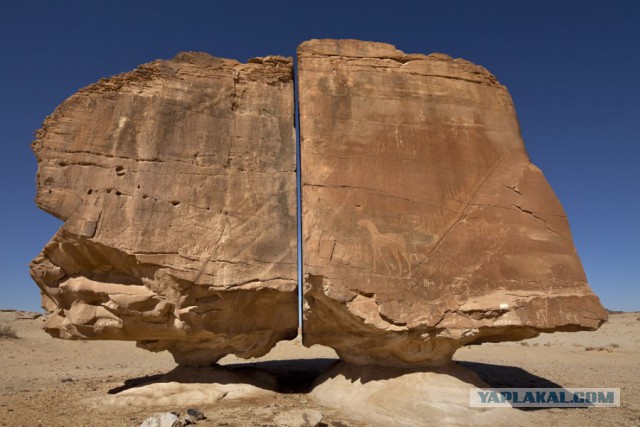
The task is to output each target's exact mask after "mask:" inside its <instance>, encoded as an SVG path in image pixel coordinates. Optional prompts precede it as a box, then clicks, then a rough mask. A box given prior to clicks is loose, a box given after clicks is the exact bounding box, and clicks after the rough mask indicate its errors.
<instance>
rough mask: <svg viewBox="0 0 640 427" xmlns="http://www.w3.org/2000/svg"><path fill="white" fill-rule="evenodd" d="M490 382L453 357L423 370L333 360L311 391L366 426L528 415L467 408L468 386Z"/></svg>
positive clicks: (497, 421)
mask: <svg viewBox="0 0 640 427" xmlns="http://www.w3.org/2000/svg"><path fill="white" fill-rule="evenodd" d="M474 387H479V388H485V387H489V386H488V385H487V384H485V383H484V382H482V381H481V380H480V379H479V378H478V376H477V375H476V374H475V373H474V372H472V371H470V370H468V369H466V368H464V367H462V366H459V365H457V364H456V363H449V364H447V365H446V366H442V367H440V368H438V369H432V370H427V371H420V370H414V371H412V370H407V369H398V368H384V367H380V366H356V365H351V364H348V363H345V362H340V363H337V364H336V365H335V366H334V367H333V368H332V369H331V370H329V371H328V372H327V373H325V374H323V375H321V376H320V378H318V379H317V380H316V383H315V385H314V388H313V390H312V391H311V393H310V396H311V397H312V398H313V399H314V400H315V401H316V402H317V403H319V404H321V405H323V406H326V407H329V408H333V409H337V410H339V411H340V412H342V413H343V414H345V416H350V417H352V418H354V419H357V420H358V421H361V422H363V423H365V424H366V425H367V426H376V427H377V426H379V427H384V426H398V427H400V426H403V427H414V426H433V425H438V426H513V425H524V424H525V422H526V421H528V420H527V418H526V417H525V416H524V413H523V412H522V411H519V410H516V409H513V408H471V407H469V390H470V389H471V388H474Z"/></svg>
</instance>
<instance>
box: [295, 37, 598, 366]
mask: <svg viewBox="0 0 640 427" xmlns="http://www.w3.org/2000/svg"><path fill="white" fill-rule="evenodd" d="M298 61H299V63H298V70H299V106H300V130H301V156H302V157H301V159H302V171H301V172H302V184H303V186H302V206H303V210H302V212H303V214H302V224H303V260H304V275H305V278H304V308H303V312H304V321H303V339H304V343H305V345H307V346H310V345H313V344H323V345H327V346H330V347H333V348H334V349H336V351H337V352H338V354H339V355H340V356H341V357H342V358H343V359H345V360H347V361H349V362H352V363H356V364H377V365H386V366H435V365H441V364H443V363H445V362H446V361H448V360H450V359H451V357H452V355H453V353H454V352H455V350H456V349H457V348H459V347H460V346H462V345H465V344H469V343H479V342H486V341H507V340H519V339H523V338H528V337H533V336H536V335H538V334H539V333H540V332H553V331H577V330H585V329H586V330H589V329H596V328H598V326H600V324H601V323H602V322H603V321H604V320H606V318H607V314H606V312H605V310H604V309H603V307H602V305H601V304H600V301H599V300H598V298H597V296H595V295H594V294H593V293H592V291H591V290H590V288H589V285H588V284H587V281H586V277H585V274H584V271H583V268H582V265H581V263H580V259H579V258H578V255H577V253H576V250H575V247H574V245H573V241H572V238H571V232H570V230H569V224H568V221H567V217H566V214H565V212H564V210H563V208H562V206H561V205H560V203H559V201H558V199H557V198H556V196H555V194H554V192H553V190H552V189H551V187H550V186H549V184H548V183H547V181H546V180H545V178H544V176H543V174H542V172H541V171H540V169H538V168H537V167H536V166H534V165H533V164H531V162H530V161H529V157H528V155H527V153H526V151H525V147H524V144H523V142H522V138H521V136H520V129H519V125H518V121H517V118H516V113H515V109H514V106H513V103H512V100H511V97H510V95H509V93H508V91H507V89H506V88H505V87H504V86H502V85H501V84H500V83H498V81H497V80H496V78H495V77H494V76H493V75H492V74H491V73H489V72H488V71H487V70H486V69H484V68H483V67H480V66H477V65H474V64H472V63H470V62H468V61H465V60H462V59H451V58H450V57H448V56H447V55H442V54H432V55H414V54H411V55H409V54H405V53H403V52H401V51H399V50H397V49H396V48H395V47H393V46H391V45H388V44H382V43H370V42H362V41H356V40H311V41H308V42H305V43H303V44H302V45H300V47H299V48H298Z"/></svg>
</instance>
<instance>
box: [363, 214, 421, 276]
mask: <svg viewBox="0 0 640 427" xmlns="http://www.w3.org/2000/svg"><path fill="white" fill-rule="evenodd" d="M358 226H360V227H362V228H365V229H366V230H367V231H368V232H369V236H370V237H371V249H372V250H373V271H377V270H376V265H377V260H378V258H379V259H380V260H382V263H383V264H384V266H385V268H386V269H387V272H388V273H389V274H394V275H399V276H402V275H403V272H404V268H405V266H406V267H407V272H408V275H409V277H411V263H410V262H409V259H408V258H407V256H406V254H405V253H406V250H407V242H406V240H405V238H404V236H403V235H402V234H400V233H381V232H380V231H378V227H376V225H375V224H374V223H373V222H371V221H370V220H368V219H361V220H360V221H358ZM385 248H386V250H385ZM386 253H388V254H390V255H391V257H392V258H393V260H394V261H395V263H396V266H397V271H395V266H394V265H393V264H391V262H390V260H388V259H387V256H386Z"/></svg>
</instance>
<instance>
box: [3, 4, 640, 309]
mask: <svg viewBox="0 0 640 427" xmlns="http://www.w3.org/2000/svg"><path fill="white" fill-rule="evenodd" d="M310 38H358V39H363V40H371V41H382V42H387V43H392V44H395V45H396V46H397V47H398V48H399V49H401V50H404V51H405V52H407V53H431V52H445V53H448V54H449V55H451V56H453V57H462V58H465V59H468V60H470V61H472V62H475V63H477V64H480V65H483V66H485V67H486V68H487V69H489V70H490V71H491V72H492V73H493V74H495V75H496V76H497V77H498V79H499V80H500V82H502V83H503V84H505V85H506V86H507V87H508V89H509V90H510V92H511V95H512V97H513V99H514V101H515V105H516V109H517V111H518V117H519V120H520V124H521V127H522V134H523V137H524V140H525V144H526V147H527V150H528V152H529V154H530V156H531V159H532V161H533V162H534V163H535V164H536V165H538V166H539V167H540V168H541V169H542V170H543V172H544V173H545V176H546V177H547V179H548V180H549V182H550V183H551V185H552V187H553V188H554V190H555V191H556V194H557V195H558V197H559V198H560V200H561V202H562V203H563V205H564V207H565V210H566V211H567V214H568V216H569V221H570V223H571V228H572V231H573V236H574V239H575V243H576V246H577V248H578V253H579V254H580V256H581V258H582V262H583V264H584V267H585V270H586V272H587V276H588V279H589V282H590V284H591V286H592V288H593V289H594V291H595V292H596V293H597V294H598V295H599V296H600V298H601V300H602V302H603V303H604V305H605V306H606V307H607V308H609V309H616V310H640V286H639V285H640V273H639V271H640V226H639V222H638V218H639V217H640V189H639V187H640V167H639V166H638V162H639V161H640V129H639V128H640V77H639V76H640V1H635V0H628V1H622V0H602V1H587V0H583V1H569V0H564V1H557V0H553V1H544V0H536V1H533V0H531V1H525V0H522V1H515V0H504V1H490V0H485V1H476V0H473V1H427V0H422V1H401V0H396V1H388V0H387V1H374V0H369V1H366V2H364V1H348V0H340V1H333V0H322V1H314V2H310V1H304V0H298V1H283V2H277V1H275V0H272V1H252V2H243V1H225V2H216V1H197V0H190V1H177V0H175V1H160V0H155V1H135V0H126V1H123V0H109V1H106V0H104V1H98V0H96V1H87V0H80V1H78V0H65V1H50V0H47V1H29V0H5V1H3V2H2V3H0V83H1V84H2V89H1V92H0V143H1V144H2V148H3V150H2V151H3V152H2V156H1V157H0V161H1V162H2V163H1V165H2V167H1V168H0V174H1V179H0V189H1V193H0V194H1V195H2V199H3V204H2V208H1V209H0V227H1V230H0V236H2V239H3V244H2V249H0V271H1V272H2V275H1V276H0V308H9V307H11V308H19V309H29V310H37V309H39V303H40V302H39V294H38V289H37V286H36V285H35V284H34V283H33V282H32V281H31V279H30V277H29V275H28V267H27V266H28V263H29V261H30V260H31V259H32V258H33V257H35V256H36V255H37V254H38V252H39V251H40V250H41V248H42V246H43V245H44V244H45V243H46V242H47V241H48V240H49V238H51V236H53V234H54V233H55V231H56V230H57V229H58V227H59V225H60V222H59V221H58V220H56V219H55V218H52V217H51V216H49V215H47V214H45V213H44V212H42V211H40V210H38V208H37V207H36V206H35V204H34V203H33V198H34V195H35V175H36V161H35V158H34V156H33V154H32V152H31V149H30V143H31V141H32V139H33V132H34V131H35V130H36V129H37V128H39V127H40V125H41V123H42V121H43V119H44V118H45V117H46V116H47V115H48V114H50V113H51V112H52V111H53V110H54V109H55V107H56V106H57V105H58V104H60V102H62V101H63V100H64V99H65V98H67V97H68V96H70V95H71V94H73V93H74V92H75V91H76V90H78V89H79V88H81V87H83V86H86V85H88V84H90V83H93V82H95V81H97V80H98V79H100V78H102V77H108V76H111V75H113V74H117V73H120V72H124V71H129V70H132V69H133V68H135V67H136V66H137V65H139V64H142V63H144V62H148V61H151V60H154V59H158V58H165V59H166V58H171V57H173V56H174V55H175V54H176V53H177V52H179V51H204V52H208V53H210V54H212V55H215V56H219V57H226V58H234V59H238V60H241V61H246V60H247V59H248V58H251V57H253V56H264V55H269V54H279V55H286V56H293V55H295V49H296V46H297V45H298V44H299V43H300V42H302V41H304V40H307V39H310Z"/></svg>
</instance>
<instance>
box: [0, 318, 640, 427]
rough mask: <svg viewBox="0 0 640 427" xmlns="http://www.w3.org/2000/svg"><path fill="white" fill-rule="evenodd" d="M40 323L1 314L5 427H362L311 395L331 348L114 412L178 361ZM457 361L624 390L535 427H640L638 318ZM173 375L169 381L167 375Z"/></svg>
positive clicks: (496, 379)
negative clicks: (219, 386)
mask: <svg viewBox="0 0 640 427" xmlns="http://www.w3.org/2000/svg"><path fill="white" fill-rule="evenodd" d="M33 317H34V314H33V313H24V312H16V311H2V312H0V326H2V325H5V326H7V327H9V328H13V330H15V331H16V332H17V335H18V338H17V339H12V338H0V363H1V368H0V425H2V426H139V425H140V424H141V423H142V422H143V420H145V419H146V418H147V417H149V416H151V415H153V414H154V413H156V412H165V411H179V412H181V413H182V414H184V413H185V411H186V409H187V408H188V407H194V406H195V407H197V408H198V409H200V410H201V411H202V412H204V414H205V415H206V416H207V419H206V420H203V421H198V423H197V425H203V426H271V425H278V424H277V420H278V417H279V416H281V415H282V414H287V413H290V412H291V413H294V412H295V411H296V410H298V409H311V410H315V411H319V412H320V413H322V416H323V418H322V423H323V424H324V425H327V426H335V427H344V426H362V425H364V424H362V423H359V422H358V421H357V420H352V419H350V418H349V416H348V414H341V413H338V412H336V411H334V410H331V409H328V408H323V407H321V406H319V405H317V404H315V403H314V402H313V401H312V399H310V397H309V396H307V394H306V390H307V389H308V388H309V386H310V384H311V383H312V381H313V379H314V378H315V376H317V375H318V373H319V372H321V371H323V370H325V369H327V368H328V367H329V366H330V365H331V364H332V363H333V362H335V360H336V355H335V353H334V352H333V351H332V350H331V349H329V348H324V347H319V346H314V347H313V348H311V349H308V348H305V347H303V346H302V345H301V344H300V341H299V339H297V340H294V341H290V342H281V343H279V344H278V346H277V347H276V348H275V349H274V350H273V351H271V353H269V354H268V355H267V356H265V357H263V358H261V359H255V360H249V361H247V360H241V359H237V358H234V357H226V358H225V359H223V360H222V361H221V364H222V365H227V366H229V367H232V368H234V369H237V370H238V372H241V376H242V375H244V376H245V377H246V378H248V381H249V382H251V381H253V380H252V379H251V378H258V377H260V375H258V374H256V370H255V369H256V368H258V369H262V370H266V371H267V373H268V374H269V375H267V377H268V378H270V379H272V380H273V381H271V382H269V381H266V382H264V383H260V381H258V380H256V381H255V384H257V385H258V386H259V387H262V390H261V391H260V393H257V394H256V393H246V392H245V391H243V390H244V389H242V388H241V387H240V388H238V386H235V385H234V384H228V385H226V387H231V388H228V389H227V391H225V393H223V394H221V397H220V400H218V401H217V402H216V403H214V404H206V405H189V404H188V403H187V402H186V401H185V402H182V403H181V404H180V405H174V406H171V405H169V406H166V405H161V406H155V407H140V406H133V405H128V404H121V405H119V406H114V405H113V404H112V403H110V402H112V399H113V398H114V396H115V394H114V393H116V392H119V391H121V390H136V388H139V387H142V386H144V385H145V384H154V383H155V384H157V383H161V382H163V381H166V380H167V378H169V377H171V375H173V377H174V378H175V377H176V375H177V377H179V370H178V371H175V368H176V365H175V363H174V362H173V360H172V358H171V356H170V355H169V354H168V353H160V354H153V353H149V352H147V351H144V350H140V349H137V348H136V347H135V344H133V343H127V342H86V341H82V342H80V341H63V340H57V339H53V338H51V337H49V336H48V335H47V334H45V333H44V332H43V331H42V330H41V329H40V328H41V324H42V319H41V318H33ZM455 359H456V360H457V361H458V362H459V363H461V364H463V365H464V366H466V367H469V368H471V369H472V370H474V371H475V372H476V373H477V374H478V375H479V376H480V377H481V378H482V379H483V380H484V381H485V382H487V383H488V384H489V385H490V386H493V387H559V386H562V387H619V388H620V389H621V402H622V404H621V407H619V408H580V409H578V408H571V409H560V408H555V409H538V410H529V411H526V413H525V414H526V420H527V424H529V425H532V426H533V425H536V426H538V425H557V426H560V425H562V426H567V425H570V426H572V425H580V426H599V425H628V426H632V425H633V426H637V425H640V314H639V313H621V314H612V315H611V316H610V320H609V322H608V323H606V324H605V325H603V326H602V327H601V328H600V329H599V330H598V331H595V332H578V333H556V334H543V335H541V336H540V337H538V338H535V339H531V340H527V341H523V342H517V343H501V344H483V345H479V346H471V347H465V348H462V349H460V350H459V351H458V352H457V353H456V355H455ZM172 371H173V372H172ZM234 372H235V371H234ZM167 373H172V374H170V375H169V377H167V376H163V375H164V374H167ZM185 378H186V377H185ZM185 381H186V380H185ZM258 383H260V384H258ZM264 384H267V385H266V386H265V385H264ZM233 387H236V388H235V389H234V388H233ZM226 396H228V398H227V397H226ZM231 397H234V398H231ZM110 399H111V400H110ZM292 411H293V412H292ZM432 424H437V422H435V420H425V424H424V425H432Z"/></svg>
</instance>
